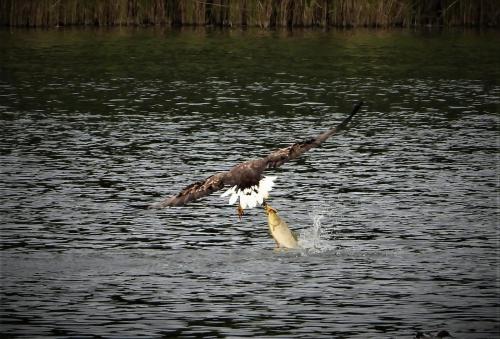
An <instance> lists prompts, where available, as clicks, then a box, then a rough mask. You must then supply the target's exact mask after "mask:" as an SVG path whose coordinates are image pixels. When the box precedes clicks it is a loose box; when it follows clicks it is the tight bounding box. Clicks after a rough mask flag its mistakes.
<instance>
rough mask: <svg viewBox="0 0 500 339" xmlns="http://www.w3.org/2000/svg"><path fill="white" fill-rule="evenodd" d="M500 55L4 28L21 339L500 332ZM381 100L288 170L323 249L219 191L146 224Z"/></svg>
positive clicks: (332, 34) (489, 40) (12, 262)
mask: <svg viewBox="0 0 500 339" xmlns="http://www.w3.org/2000/svg"><path fill="white" fill-rule="evenodd" d="M498 38H499V35H498V32H488V31H486V32H476V31H449V32H436V31H429V32H428V31H420V32H411V31H398V30H394V31H371V30H354V31H329V32H322V31H314V30H306V31H300V30H299V31H298V30H295V31H293V32H284V31H277V32H263V31H253V30H248V31H238V30H223V31H218V30H204V29H185V30H181V31H178V30H174V31H172V30H164V29H160V28H158V29H144V28H139V29H113V30H90V29H84V30H80V29H67V30H52V31H44V30H30V31H25V30H14V31H5V30H4V31H1V32H0V127H1V129H2V134H1V137H0V163H1V165H0V166H1V177H0V179H1V180H0V184H1V186H0V187H1V195H0V213H1V240H0V245H1V251H0V258H1V281H2V289H1V294H0V296H1V297H0V298H1V302H0V304H1V305H2V306H1V308H0V312H1V313H0V319H1V320H0V321H1V322H0V324H1V325H0V326H1V333H2V335H4V336H27V337H34V336H38V337H68V336H75V335H80V336H103V337H120V338H123V337H127V336H128V337H137V336H147V337H161V336H164V337H172V336H180V337H200V336H203V337H243V336H247V337H260V338H264V337H270V336H282V337H286V338H290V337H311V338H321V337H325V338H331V337H344V338H347V337H348V338H366V337H377V338H381V337H382V338H390V337H393V338H396V337H397V338H401V337H403V338H404V337H408V338H411V337H413V336H414V335H415V333H416V332H417V331H430V332H437V331H438V330H441V329H446V330H448V331H449V332H451V333H452V334H453V335H454V336H455V337H456V338H491V337H495V336H498V334H499V331H500V326H499V319H500V313H499V303H498V298H499V288H500V286H499V285H500V283H499V259H498V258H499V241H500V240H499V239H500V233H499V224H498V220H499V219H498V217H499V215H498V203H499V200H498V156H499V148H498V146H499V139H498V135H499V134H498V121H499V117H498V111H499V109H498V108H499V103H500V87H499V85H498V79H499V78H500V71H499V70H500V63H499V61H498V55H500V48H499V47H498V46H500V44H498V43H496V41H498V40H499V39H498ZM361 99H362V100H364V101H365V102H366V104H365V106H364V107H363V110H362V111H361V112H360V113H359V116H357V117H356V118H355V119H354V121H353V123H352V127H351V128H350V129H349V130H348V131H346V132H344V133H342V134H341V135H337V136H334V137H333V138H332V139H330V140H329V141H328V142H327V143H326V144H325V145H324V146H323V147H321V148H320V149H316V150H314V151H311V152H308V153H307V154H305V155H304V156H303V157H302V158H301V159H298V160H297V161H295V162H294V163H290V164H287V165H286V166H284V167H282V168H281V169H279V170H277V171H275V172H274V174H276V175H278V179H277V182H276V186H275V188H274V190H273V191H272V192H271V193H272V195H271V204H272V205H273V207H275V208H277V210H278V211H279V213H280V215H281V216H282V217H283V218H284V219H285V220H286V221H287V223H288V224H289V225H290V227H291V228H292V229H294V230H296V231H298V232H299V233H302V234H303V235H306V236H307V238H305V239H307V240H309V241H310V242H312V243H313V245H314V246H312V247H310V249H314V250H303V251H291V252H286V253H276V252H274V251H273V247H274V241H273V240H272V239H271V237H270V236H269V234H268V231H267V220H266V216H265V213H264V211H263V210H261V209H254V210H250V211H248V212H247V214H246V215H245V216H244V218H243V220H242V221H241V222H239V221H238V219H237V216H236V211H235V208H234V206H227V205H226V201H225V200H224V199H221V198H219V197H218V196H217V195H215V194H214V195H213V196H210V197H209V198H206V199H204V200H201V201H199V202H196V203H193V204H191V205H189V206H187V207H184V208H175V209H165V210H148V209H145V208H144V207H145V206H147V205H149V204H151V203H154V202H158V201H160V200H161V199H162V198H163V197H166V196H168V195H169V194H173V193H176V192H177V191H178V190H179V189H181V188H182V187H183V186H185V185H187V184H189V183H191V182H192V181H195V180H199V179H202V178H204V177H206V176H209V175H211V174H212V173H213V172H214V171H221V170H226V169H229V168H230V167H231V166H232V165H234V164H236V163H238V162H240V161H244V160H247V159H250V158H255V157H260V156H263V155H265V154H266V153H267V152H268V151H270V150H272V149H276V148H277V147H282V146H286V145H288V144H289V143H291V142H293V141H296V140H301V139H303V138H305V137H308V136H312V135H315V134H316V133H318V132H321V131H322V130H323V129H325V128H326V127H328V126H331V125H334V124H336V123H338V122H339V121H340V120H341V119H342V117H344V116H345V114H346V113H348V112H349V111H350V109H351V105H352V104H353V103H355V102H356V101H358V100H361ZM318 206H319V207H318ZM315 218H316V223H315V220H314V219H315ZM318 222H320V223H318ZM314 227H316V228H314ZM308 232H309V233H308ZM311 232H312V233H311Z"/></svg>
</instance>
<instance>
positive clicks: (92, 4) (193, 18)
mask: <svg viewBox="0 0 500 339" xmlns="http://www.w3.org/2000/svg"><path fill="white" fill-rule="evenodd" d="M499 22H500V1H499V0H0V24H1V25H7V26H31V27H34V26H42V27H51V26H58V25H96V26H113V25H216V26H258V27H263V28H268V27H311V26H318V27H328V26H341V27H348V26H375V27H377V26H381V27H388V26H403V27H408V26H421V25H440V26H441V25H443V26H498V24H499Z"/></svg>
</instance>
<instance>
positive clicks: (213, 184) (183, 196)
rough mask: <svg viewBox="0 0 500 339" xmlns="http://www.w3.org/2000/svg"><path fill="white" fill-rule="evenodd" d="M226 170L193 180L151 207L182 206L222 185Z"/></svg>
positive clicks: (216, 189)
mask: <svg viewBox="0 0 500 339" xmlns="http://www.w3.org/2000/svg"><path fill="white" fill-rule="evenodd" d="M227 173H228V172H221V173H217V174H214V175H212V176H210V177H208V178H207V179H205V180H203V181H198V182H195V183H194V184H191V185H189V186H187V187H186V188H184V189H183V190H182V191H180V192H179V193H178V194H177V195H174V196H171V197H169V198H167V199H165V200H163V201H161V202H159V203H157V204H153V205H151V206H150V207H151V208H163V207H167V206H182V205H185V204H187V203H188V202H190V201H194V200H197V199H199V198H202V197H204V196H207V195H209V194H212V193H213V192H215V191H218V190H220V189H222V188H223V187H224V178H225V177H226V175H227Z"/></svg>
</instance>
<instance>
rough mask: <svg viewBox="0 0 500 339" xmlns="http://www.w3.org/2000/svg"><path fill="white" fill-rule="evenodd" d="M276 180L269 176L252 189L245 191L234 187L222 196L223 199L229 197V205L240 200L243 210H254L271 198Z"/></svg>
mask: <svg viewBox="0 0 500 339" xmlns="http://www.w3.org/2000/svg"><path fill="white" fill-rule="evenodd" d="M274 180H276V177H274V176H269V177H263V178H262V179H261V180H260V181H259V184H258V185H255V186H252V187H250V188H245V189H243V190H241V189H239V188H238V186H233V187H231V188H230V189H228V190H227V191H226V192H224V193H222V194H221V197H226V196H228V195H230V197H229V204H230V205H232V204H234V203H235V202H236V201H238V198H239V199H240V206H241V208H242V209H245V208H247V207H248V208H254V207H255V206H257V205H261V204H262V203H263V202H264V199H267V198H268V197H269V192H270V191H271V190H272V188H273V186H274Z"/></svg>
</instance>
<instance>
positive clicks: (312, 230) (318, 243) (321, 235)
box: [299, 206, 336, 253]
mask: <svg viewBox="0 0 500 339" xmlns="http://www.w3.org/2000/svg"><path fill="white" fill-rule="evenodd" d="M330 214H331V212H330V211H329V210H328V209H326V208H325V207H324V206H319V207H315V208H314V209H313V210H312V211H311V212H310V213H309V217H310V218H311V220H312V222H313V224H312V226H311V227H309V228H306V229H304V230H302V231H301V232H300V235H299V247H300V248H301V249H302V250H305V251H306V252H307V253H321V252H324V251H330V250H333V249H335V248H336V246H335V244H334V243H333V242H332V241H331V240H328V239H329V238H331V237H332V234H333V226H332V227H328V228H325V227H324V224H322V222H321V221H322V220H323V219H324V218H325V217H327V216H329V215H330Z"/></svg>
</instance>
